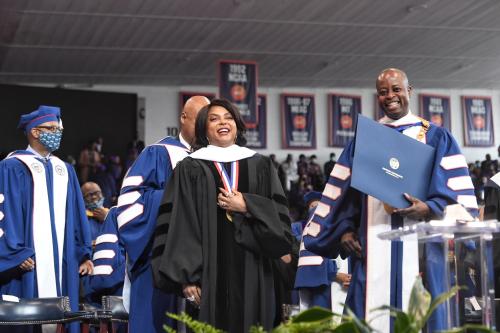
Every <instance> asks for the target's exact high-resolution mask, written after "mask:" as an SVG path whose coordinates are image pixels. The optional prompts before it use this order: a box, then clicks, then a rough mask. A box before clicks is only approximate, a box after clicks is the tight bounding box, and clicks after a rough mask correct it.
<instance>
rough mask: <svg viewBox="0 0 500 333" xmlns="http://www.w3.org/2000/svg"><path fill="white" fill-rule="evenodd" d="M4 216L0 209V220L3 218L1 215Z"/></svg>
mask: <svg viewBox="0 0 500 333" xmlns="http://www.w3.org/2000/svg"><path fill="white" fill-rule="evenodd" d="M4 216H5V215H4V213H3V212H2V211H0V221H2V220H3V217H4Z"/></svg>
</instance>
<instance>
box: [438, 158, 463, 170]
mask: <svg viewBox="0 0 500 333" xmlns="http://www.w3.org/2000/svg"><path fill="white" fill-rule="evenodd" d="M439 165H441V167H442V168H443V169H445V170H453V169H459V168H467V167H468V166H467V161H466V160H465V156H464V155H462V154H456V155H450V156H445V157H443V158H442V159H441V163H440V164H439Z"/></svg>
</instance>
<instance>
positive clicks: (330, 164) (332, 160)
mask: <svg viewBox="0 0 500 333" xmlns="http://www.w3.org/2000/svg"><path fill="white" fill-rule="evenodd" d="M335 163H337V161H336V160H335V153H330V159H329V160H328V162H326V163H325V164H324V165H323V171H324V173H325V182H326V181H328V177H329V176H330V173H331V172H332V170H333V167H334V166H335Z"/></svg>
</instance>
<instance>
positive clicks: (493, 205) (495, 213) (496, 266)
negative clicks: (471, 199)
mask: <svg viewBox="0 0 500 333" xmlns="http://www.w3.org/2000/svg"><path fill="white" fill-rule="evenodd" d="M484 219H485V220H500V186H499V185H498V184H497V183H495V182H493V181H492V180H491V179H490V180H488V183H487V184H486V186H485V188H484ZM492 243H493V270H494V277H495V297H496V298H498V297H500V235H499V234H495V235H494V238H493V242H492Z"/></svg>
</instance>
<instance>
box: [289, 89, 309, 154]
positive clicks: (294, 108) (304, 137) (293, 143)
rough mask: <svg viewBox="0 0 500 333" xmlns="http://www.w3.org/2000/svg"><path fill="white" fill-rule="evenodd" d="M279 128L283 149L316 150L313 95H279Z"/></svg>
mask: <svg viewBox="0 0 500 333" xmlns="http://www.w3.org/2000/svg"><path fill="white" fill-rule="evenodd" d="M281 128H282V131H283V132H282V133H283V136H282V144H283V148H294V149H314V148H316V123H315V117H314V95H305V94H282V95H281Z"/></svg>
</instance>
